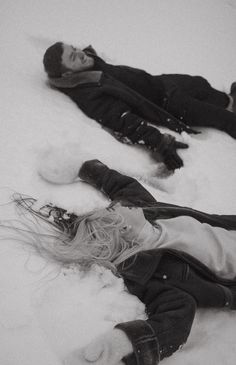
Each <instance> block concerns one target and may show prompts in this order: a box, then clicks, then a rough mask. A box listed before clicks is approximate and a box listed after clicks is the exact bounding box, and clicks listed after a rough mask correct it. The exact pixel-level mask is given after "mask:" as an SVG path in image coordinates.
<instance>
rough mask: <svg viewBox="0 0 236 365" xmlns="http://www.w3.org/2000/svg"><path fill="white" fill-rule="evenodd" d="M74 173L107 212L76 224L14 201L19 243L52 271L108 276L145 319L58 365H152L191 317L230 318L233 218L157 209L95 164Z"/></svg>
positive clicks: (67, 215)
mask: <svg viewBox="0 0 236 365" xmlns="http://www.w3.org/2000/svg"><path fill="white" fill-rule="evenodd" d="M77 171H78V172H77V176H79V177H80V179H81V180H82V181H84V182H87V183H89V184H91V185H92V186H94V187H95V188H97V189H99V190H100V191H102V192H103V193H105V194H106V195H107V196H108V197H109V198H110V200H112V204H110V205H108V207H107V208H100V209H95V210H94V211H91V212H89V213H87V214H84V215H77V214H74V213H73V212H67V211H66V210H65V209H62V208H59V207H55V206H53V205H45V206H43V207H41V208H39V204H38V202H37V203H36V205H35V204H34V202H35V199H33V198H30V197H25V198H24V197H21V196H19V197H15V199H14V201H15V203H16V204H17V205H18V206H19V207H21V208H22V209H23V211H20V217H21V219H22V217H24V216H25V218H27V217H28V218H29V219H28V220H27V221H26V224H24V225H23V226H22V228H23V229H22V233H23V239H22V237H21V236H20V238H21V242H22V241H23V242H24V239H25V240H26V243H28V244H29V243H30V245H31V246H33V247H35V248H36V252H37V253H40V254H42V255H44V257H46V258H47V259H51V260H53V261H56V262H57V263H60V264H61V266H62V268H63V267H64V265H65V266H68V265H70V264H71V265H73V266H75V265H76V266H78V268H79V269H80V270H88V269H89V268H90V267H91V265H92V264H97V265H101V266H103V267H106V268H109V269H111V270H112V271H113V273H114V274H115V275H117V276H118V277H121V278H123V280H124V283H125V284H126V287H127V289H128V290H129V292H130V293H131V294H133V295H136V296H137V297H138V298H139V299H140V300H141V301H142V302H143V303H144V304H145V306H146V312H147V316H148V318H147V319H146V320H132V321H127V322H120V323H117V324H116V325H115V326H114V328H112V329H111V330H109V331H108V332H106V333H104V334H102V335H100V336H98V337H97V338H95V339H94V340H93V341H92V342H91V343H90V344H88V345H87V346H85V347H84V348H81V346H80V344H79V343H78V348H77V349H76V350H75V351H74V352H72V353H71V354H69V355H68V357H67V358H66V359H65V361H64V363H63V364H64V365H124V364H126V365H157V364H158V363H159V361H160V360H162V359H164V358H165V357H168V356H171V355H172V354H173V353H174V352H175V351H177V350H178V349H179V348H180V347H181V346H182V345H183V344H185V342H186V341H187V339H188V336H189V333H190V331H191V327H192V323H193V320H194V317H195V312H196V310H197V308H222V309H231V310H235V309H236V265H235V262H236V249H235V247H236V246H235V244H236V216H235V215H231V216H230V215H216V214H207V213H204V212H200V211H196V210H194V209H190V208H186V207H181V206H176V205H172V204H166V203H161V202H157V201H156V200H155V199H154V197H153V196H152V195H151V194H150V193H149V192H148V191H147V190H146V189H144V188H143V187H142V185H140V184H139V183H138V181H137V180H135V179H133V178H131V177H128V176H125V175H122V174H120V173H118V172H117V171H115V170H112V169H110V168H109V167H108V166H106V165H104V164H103V163H102V162H100V161H98V160H89V161H85V162H84V163H82V166H78V170H77ZM22 212H25V213H29V216H28V215H27V214H26V215H25V214H22ZM31 214H32V216H31ZM32 217H33V218H34V219H32ZM14 222H15V221H14ZM14 222H13V225H10V227H9V228H10V229H14ZM6 225H7V226H9V221H7V224H6ZM0 227H2V229H3V227H4V222H3V221H1V225H0ZM16 232H17V233H18V234H19V235H20V234H21V230H20V225H19V224H18V225H17V231H16ZM27 233H28V234H27ZM26 234H27V237H26ZM222 330H223V329H222Z"/></svg>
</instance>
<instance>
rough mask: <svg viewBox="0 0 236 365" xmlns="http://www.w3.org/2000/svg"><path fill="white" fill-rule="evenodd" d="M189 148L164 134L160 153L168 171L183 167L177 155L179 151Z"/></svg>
mask: <svg viewBox="0 0 236 365" xmlns="http://www.w3.org/2000/svg"><path fill="white" fill-rule="evenodd" d="M178 148H180V149H185V148H188V145H187V144H186V143H182V142H178V141H176V139H175V137H172V136H171V135H170V134H164V135H163V138H162V142H161V145H160V147H159V149H158V152H159V153H160V154H161V157H162V159H163V162H164V163H165V165H166V167H167V169H168V170H175V169H179V168H181V167H182V166H183V161H182V159H181V158H180V157H179V155H178V154H177V151H176V150H177V149H178Z"/></svg>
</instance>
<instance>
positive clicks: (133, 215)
mask: <svg viewBox="0 0 236 365" xmlns="http://www.w3.org/2000/svg"><path fill="white" fill-rule="evenodd" d="M109 209H112V210H113V211H115V212H116V213H118V214H120V215H121V216H122V217H123V218H124V228H125V229H127V230H128V231H129V230H132V231H133V232H135V234H136V235H138V234H139V233H140V232H141V230H142V229H143V227H144V225H145V223H146V222H147V221H146V218H145V217H144V214H143V210H142V208H137V207H123V206H122V205H120V204H119V203H118V204H115V205H113V206H112V207H111V208H109V207H108V210H109Z"/></svg>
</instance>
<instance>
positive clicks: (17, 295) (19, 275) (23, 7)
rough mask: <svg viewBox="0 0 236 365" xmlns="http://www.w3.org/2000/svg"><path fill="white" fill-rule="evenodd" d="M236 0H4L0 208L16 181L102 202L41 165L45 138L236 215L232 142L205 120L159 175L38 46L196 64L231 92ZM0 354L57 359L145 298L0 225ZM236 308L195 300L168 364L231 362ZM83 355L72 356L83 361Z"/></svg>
mask: <svg viewBox="0 0 236 365" xmlns="http://www.w3.org/2000/svg"><path fill="white" fill-rule="evenodd" d="M235 34H236V2H235V0H178V1H173V0H165V1H163V0H126V1H125V0H123V1H122V0H121V1H116V0H90V1H88V0H66V1H60V0H42V1H37V0H1V1H0V40H1V41H0V44H1V55H0V68H1V91H0V93H1V95H0V103H1V108H0V110H1V117H0V136H1V143H0V171H1V177H0V204H1V207H0V218H1V219H4V218H6V217H7V218H12V217H14V211H13V210H12V208H11V206H10V207H9V205H6V203H7V202H9V200H10V196H11V194H12V192H13V191H17V192H21V193H25V194H29V195H32V196H34V197H36V198H38V199H40V200H42V201H52V202H53V203H55V204H58V205H60V206H63V207H65V208H67V209H69V210H73V211H78V212H84V211H85V210H90V209H93V208H94V207H98V206H104V205H106V204H107V201H106V199H105V198H104V197H103V196H102V194H101V193H99V192H97V191H96V190H94V189H93V188H91V187H88V186H87V185H86V184H83V183H81V182H77V183H75V184H70V185H64V186H56V185H53V184H49V183H46V182H45V181H43V180H42V179H41V178H40V177H39V175H38V173H37V170H38V161H39V158H40V156H41V153H42V152H43V151H44V150H45V149H47V148H48V147H54V146H55V147H58V146H60V147H61V146H64V145H65V148H67V147H68V146H70V147H69V148H71V146H73V148H78V147H75V145H76V146H79V149H78V155H79V150H82V151H83V153H84V152H86V153H90V155H92V156H94V157H96V158H99V159H101V160H102V161H103V162H105V163H106V164H108V165H109V166H111V167H113V168H115V169H118V170H119V171H121V172H123V173H127V174H129V175H131V176H136V177H138V178H139V179H140V181H142V182H143V183H144V185H145V187H147V188H148V189H149V191H150V192H151V193H153V195H154V196H155V197H156V198H157V199H159V200H161V201H169V202H173V203H177V204H183V205H189V206H191V207H194V208H197V209H201V210H205V211H208V212H218V213H226V214H227V213H235V214H236V183H235V181H236V170H235V166H236V141H235V140H233V139H232V138H231V137H229V136H228V135H226V134H224V133H222V132H219V131H216V130H211V129H204V130H203V132H202V134H200V135H197V136H191V137H190V136H187V135H182V136H181V137H180V136H178V138H179V139H182V140H186V141H187V142H188V143H189V145H190V148H189V149H188V150H185V151H181V152H180V153H181V156H182V157H183V159H184V162H185V167H184V168H183V169H181V170H179V171H176V173H175V174H174V175H173V176H171V177H169V178H166V179H158V174H159V166H158V165H157V164H156V163H155V162H154V161H153V160H152V159H151V158H150V156H149V155H148V153H147V152H145V151H143V150H142V149H138V148H134V147H129V146H125V145H122V144H120V143H119V142H117V141H115V140H114V139H113V138H112V137H111V136H110V135H109V134H108V133H106V132H105V131H104V130H102V129H101V128H100V126H99V125H98V124H97V123H95V122H94V121H92V120H89V119H88V118H87V117H85V116H84V115H83V114H82V113H81V112H80V111H79V110H78V108H77V107H76V105H74V104H73V103H72V102H71V101H70V100H69V99H68V98H66V97H65V96H64V95H62V94H61V93H59V92H56V91H55V90H51V89H50V88H49V87H48V86H47V84H46V77H45V74H44V71H43V67H42V57H43V54H44V51H45V49H46V48H47V47H48V46H49V45H51V44H52V43H53V42H56V41H58V40H62V41H65V42H69V43H71V44H74V45H78V46H86V45H88V44H91V43H92V45H93V46H94V47H95V49H96V50H97V51H98V53H99V54H100V55H102V56H104V57H106V59H107V60H109V61H110V62H113V63H116V64H127V65H130V66H136V67H139V68H143V69H146V70H148V71H149V72H151V73H153V74H159V73H172V72H173V73H189V74H192V75H194V74H200V75H203V76H205V77H206V78H208V80H209V81H210V82H211V83H212V85H213V86H215V87H217V88H219V89H222V90H225V91H229V88H230V84H231V82H232V81H234V80H236V64H235V60H236V51H235ZM0 292H1V293H0V364H1V365H22V364H24V365H32V364H34V365H59V364H62V361H63V358H64V357H65V356H66V355H67V354H68V353H69V352H70V351H72V350H73V349H74V348H76V347H80V346H83V345H84V344H86V343H88V342H89V341H90V340H91V339H92V338H94V337H95V336H96V335H98V334H100V333H102V332H103V331H105V330H106V329H109V328H112V326H113V325H114V324H115V323H117V322H120V321H126V320H132V319H134V318H142V317H143V316H144V307H143V305H142V304H141V303H140V302H139V301H138V300H137V299H136V298H134V297H132V296H131V295H129V294H128V293H127V292H126V291H125V289H124V286H123V283H122V281H121V280H120V279H116V278H114V277H113V276H112V275H111V274H110V273H109V272H107V271H103V270H96V269H94V270H92V271H91V272H90V273H88V274H86V275H82V274H81V273H80V272H79V271H78V270H77V269H76V268H70V269H67V270H65V269H64V270H63V271H61V270H60V268H59V267H58V266H57V265H56V264H52V263H48V262H45V260H43V259H42V258H40V257H38V256H36V255H34V254H33V253H32V252H31V251H30V249H28V248H26V247H25V246H23V245H22V244H21V243H19V242H17V241H15V240H13V239H11V238H7V237H6V234H5V237H4V235H2V234H1V244H0ZM235 335H236V314H235V313H233V312H231V313H229V312H227V311H218V310H201V311H199V312H198V313H197V315H196V319H195V321H194V326H193V329H192V332H191V335H190V337H189V341H188V343H187V344H186V345H185V346H184V348H183V349H182V350H181V351H179V352H178V353H176V354H175V355H173V356H172V357H171V358H169V359H166V360H164V361H163V364H164V363H165V364H166V365H167V364H168V365H169V364H170V365H171V364H177V365H178V364H182V363H185V364H188V365H199V364H206V365H208V364H209V365H210V364H215V365H221V364H223V363H224V364H225V365H234V364H235V358H236V344H235ZM78 365H79V364H78Z"/></svg>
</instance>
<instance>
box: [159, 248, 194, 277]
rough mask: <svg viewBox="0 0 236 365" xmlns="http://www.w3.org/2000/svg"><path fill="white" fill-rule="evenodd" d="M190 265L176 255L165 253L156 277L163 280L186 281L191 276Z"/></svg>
mask: <svg viewBox="0 0 236 365" xmlns="http://www.w3.org/2000/svg"><path fill="white" fill-rule="evenodd" d="M189 273H190V267H189V265H188V264H187V263H186V262H184V261H182V260H180V259H179V258H178V257H175V256H174V255H173V256H172V255H170V254H165V255H164V256H163V257H162V259H161V261H160V263H159V266H158V270H157V271H156V274H155V277H157V278H158V279H162V280H165V281H166V280H167V281H168V280H170V281H180V282H182V281H186V280H188V278H189Z"/></svg>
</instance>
